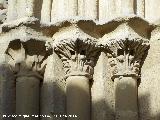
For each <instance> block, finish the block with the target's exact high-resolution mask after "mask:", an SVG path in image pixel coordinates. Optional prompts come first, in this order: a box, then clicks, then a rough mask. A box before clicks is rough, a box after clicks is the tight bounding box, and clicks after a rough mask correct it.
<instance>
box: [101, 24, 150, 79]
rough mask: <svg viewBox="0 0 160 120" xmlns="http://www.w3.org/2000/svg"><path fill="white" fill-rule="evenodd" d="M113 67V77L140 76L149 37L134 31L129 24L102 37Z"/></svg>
mask: <svg viewBox="0 0 160 120" xmlns="http://www.w3.org/2000/svg"><path fill="white" fill-rule="evenodd" d="M101 43H102V46H104V48H105V49H107V50H109V51H110V53H107V55H108V58H109V63H110V66H111V69H112V78H113V79H114V78H115V77H120V76H131V77H140V68H141V64H142V60H143V57H144V55H145V53H146V52H147V49H148V47H149V41H148V39H145V38H143V37H141V36H140V35H138V34H137V33H135V32H134V30H133V29H132V28H131V27H129V25H127V24H122V25H120V26H119V27H118V28H117V29H116V30H115V31H114V32H113V33H112V34H110V35H106V36H104V37H103V38H102V41H101Z"/></svg>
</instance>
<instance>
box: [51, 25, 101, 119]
mask: <svg viewBox="0 0 160 120" xmlns="http://www.w3.org/2000/svg"><path fill="white" fill-rule="evenodd" d="M68 31H70V32H71V33H68ZM61 33H62V34H59V33H56V34H55V38H54V36H53V38H54V43H53V44H52V48H54V51H55V53H57V54H58V55H59V56H60V58H61V60H62V62H63V69H64V71H65V74H66V94H67V115H68V118H67V120H75V119H76V120H90V115H91V114H90V112H91V111H90V110H91V107H90V104H91V103H90V101H91V98H90V96H91V95H90V79H92V75H93V72H94V70H93V68H94V66H95V62H96V58H97V56H98V50H97V48H96V47H95V39H94V38H92V37H90V36H89V35H87V34H85V33H83V32H82V30H81V29H80V28H78V26H76V27H75V26H72V27H68V28H66V29H64V30H62V31H61ZM80 36H81V37H80ZM69 115H72V117H70V116H69ZM73 115H76V116H77V117H76V118H75V116H73Z"/></svg>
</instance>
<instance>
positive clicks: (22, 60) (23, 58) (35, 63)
mask: <svg viewBox="0 0 160 120" xmlns="http://www.w3.org/2000/svg"><path fill="white" fill-rule="evenodd" d="M7 57H8V64H9V65H10V67H11V70H13V72H14V73H16V75H17V77H20V76H28V77H31V76H35V77H38V78H41V79H43V73H44V69H45V65H46V61H45V60H44V56H41V55H28V54H27V52H26V50H25V49H24V46H23V45H22V43H21V44H20V49H16V50H15V49H12V48H9V49H8V51H7Z"/></svg>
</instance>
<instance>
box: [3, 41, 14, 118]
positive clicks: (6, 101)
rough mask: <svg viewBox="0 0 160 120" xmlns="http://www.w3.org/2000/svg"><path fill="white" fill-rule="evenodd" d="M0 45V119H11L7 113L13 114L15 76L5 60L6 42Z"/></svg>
mask: <svg viewBox="0 0 160 120" xmlns="http://www.w3.org/2000/svg"><path fill="white" fill-rule="evenodd" d="M3 42H4V41H3ZM0 47H1V49H0V119H1V120H13V119H14V118H12V117H8V115H14V114H15V77H14V74H13V72H12V71H11V70H10V68H9V65H7V62H6V55H5V51H6V49H7V43H1V46H0ZM3 115H4V116H3Z"/></svg>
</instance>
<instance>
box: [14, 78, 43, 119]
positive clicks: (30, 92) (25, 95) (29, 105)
mask: <svg viewBox="0 0 160 120" xmlns="http://www.w3.org/2000/svg"><path fill="white" fill-rule="evenodd" d="M39 85H40V79H39V78H37V77H36V76H25V75H21V76H18V77H17V79H16V103H17V104H16V114H17V115H29V117H28V118H27V119H28V120H39ZM22 119H23V116H22V117H17V118H16V120H22Z"/></svg>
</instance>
